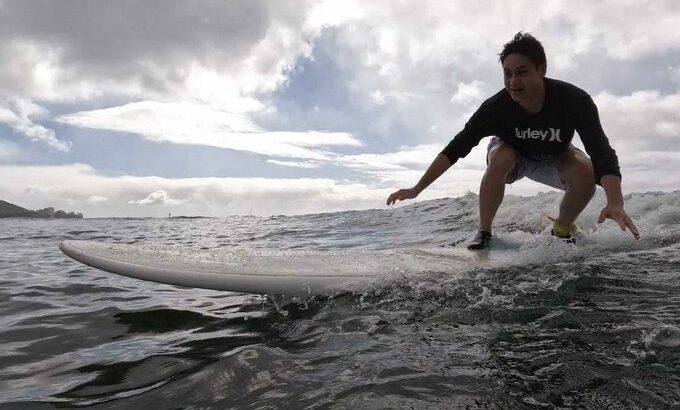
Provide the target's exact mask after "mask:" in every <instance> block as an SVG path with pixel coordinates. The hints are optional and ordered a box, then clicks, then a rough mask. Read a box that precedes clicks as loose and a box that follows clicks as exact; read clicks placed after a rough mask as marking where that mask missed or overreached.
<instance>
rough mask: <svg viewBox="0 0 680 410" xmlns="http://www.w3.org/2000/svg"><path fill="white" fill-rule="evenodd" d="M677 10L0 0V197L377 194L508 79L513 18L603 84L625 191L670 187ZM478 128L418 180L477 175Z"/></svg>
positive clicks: (109, 206) (338, 197)
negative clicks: (463, 148) (443, 168)
mask: <svg viewBox="0 0 680 410" xmlns="http://www.w3.org/2000/svg"><path fill="white" fill-rule="evenodd" d="M678 26H680V9H679V8H678V6H677V2H675V1H674V0H668V1H663V0H654V1H644V0H637V1H635V2H621V1H618V0H616V1H614V0H612V1H599V2H591V1H542V2H533V1H521V0H515V1H512V2H510V1H476V2H471V1H462V0H461V1H452V0H446V1H428V0H417V1H415V0H414V1H370V2H369V1H360V0H357V1H352V0H339V1H312V0H310V1H297V0H296V1H279V0H271V1H259V0H238V1H234V0H231V1H226V0H220V1H193V0H182V1H179V0H176V1H175V0H173V1H168V0H117V1H107V0H61V1H51V0H0V102H1V104H0V199H5V200H8V201H10V202H13V203H16V204H19V205H21V206H24V207H26V208H31V209H36V208H42V207H46V206H55V207H57V208H61V209H66V210H75V211H80V212H84V213H85V215H86V216H90V217H99V216H163V215H167V214H168V212H172V213H173V215H182V214H183V215H212V216H225V215H231V214H245V213H249V212H251V209H252V212H253V213H254V214H259V215H270V214H298V213H309V212H323V211H334V210H345V209H365V208H380V207H383V206H384V202H385V199H386V197H387V195H388V194H389V193H390V192H392V191H393V190H395V189H397V188H401V187H408V186H412V185H413V184H415V183H416V182H417V180H418V178H419V177H420V176H421V175H422V173H423V171H424V170H425V169H426V167H427V166H428V165H429V163H430V162H431V161H432V159H433V158H434V157H435V156H436V154H437V153H438V152H439V151H441V149H442V148H443V147H444V146H445V145H446V144H447V143H448V141H449V140H450V139H451V138H452V137H453V136H454V135H455V134H456V133H457V132H458V131H459V130H460V128H461V127H462V126H463V124H464V123H465V122H466V121H467V119H468V117H469V115H470V114H471V113H472V112H473V111H474V110H475V109H476V108H477V106H478V105H479V104H480V103H481V102H482V101H483V100H484V99H485V98H487V97H488V96H490V95H492V94H494V93H495V92H497V91H498V90H499V89H501V88H502V75H501V74H502V73H501V69H500V65H499V63H498V61H497V58H498V57H497V53H498V52H499V51H500V49H501V47H502V44H503V43H505V42H507V41H508V40H509V39H511V38H512V36H513V35H514V34H515V33H516V32H517V31H520V30H522V31H528V32H531V33H533V34H534V35H535V36H536V37H537V38H539V39H540V40H541V41H542V42H543V44H544V46H545V48H546V51H547V54H548V76H550V77H553V78H559V79H562V80H566V81H569V82H572V83H574V84H576V85H578V86H579V87H581V88H583V89H585V90H586V91H588V92H590V93H591V95H592V96H593V98H594V99H595V101H596V103H597V104H598V107H599V109H600V113H601V117H602V122H603V125H604V128H605V131H606V133H607V134H608V136H609V138H610V141H611V143H612V145H613V146H614V148H615V149H616V150H617V152H618V153H619V158H620V162H621V166H622V173H623V188H624V191H625V192H636V191H651V190H654V191H656V190H663V191H668V190H675V189H678V185H679V183H678V181H679V179H678V177H677V169H678V167H680V30H678V29H677V27H678ZM576 140H578V137H576ZM486 143H487V140H483V141H482V143H481V144H480V145H479V146H478V147H477V148H475V149H474V150H473V151H472V153H471V154H470V155H469V156H468V157H467V158H465V159H464V160H462V161H460V162H459V163H458V164H456V165H455V166H454V167H453V168H452V169H451V170H450V171H449V172H448V173H447V174H445V175H444V176H443V177H442V178H440V180H439V181H437V182H436V183H435V184H433V185H432V186H431V187H430V188H429V189H428V190H426V191H425V192H423V194H421V197H420V198H419V199H429V198H436V197H445V196H457V195H461V194H464V193H465V192H467V191H473V192H477V191H478V185H479V180H480V178H481V175H482V173H483V171H484V153H485V147H486ZM577 145H578V144H577ZM547 189H548V188H547V187H544V186H541V185H538V184H536V183H533V182H530V181H522V182H521V183H517V184H515V185H513V186H512V188H510V189H508V190H507V191H506V192H508V193H513V194H518V195H532V194H534V193H536V192H539V191H544V190H547Z"/></svg>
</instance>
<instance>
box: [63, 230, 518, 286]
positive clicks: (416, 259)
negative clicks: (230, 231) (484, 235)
mask: <svg viewBox="0 0 680 410" xmlns="http://www.w3.org/2000/svg"><path fill="white" fill-rule="evenodd" d="M59 248H60V249H61V250H62V252H64V253H65V254H66V255H68V256H69V257H71V258H73V259H75V260H76V261H79V262H81V263H83V264H86V265H89V266H92V267H94V268H97V269H101V270H104V271H107V272H111V273H115V274H118V275H123V276H127V277H131V278H136V279H140V280H145V281H151V282H157V283H165V284H171V285H178V286H185V287H195V288H205V289H215V290H225V291H233V292H245V293H257V294H283V295H291V296H297V295H323V294H331V293H335V292H340V291H361V290H362V289H365V288H367V287H369V286H371V285H372V284H375V283H376V282H379V281H382V280H386V279H387V280H389V279H390V278H395V277H400V276H411V275H416V274H418V273H424V272H441V273H442V274H453V273H460V272H464V271H466V270H470V269H474V268H478V267H481V268H493V267H500V266H504V265H508V264H511V263H512V258H513V255H515V254H516V250H515V249H512V248H502V249H495V250H494V249H492V250H484V251H476V252H473V251H469V250H467V249H465V248H464V247H451V248H448V247H443V248H442V247H440V248H432V249H423V248H419V249H394V250H383V251H358V250H352V251H344V252H284V251H276V252H263V251H259V252H258V253H253V252H245V251H234V250H229V249H226V248H215V249H204V250H196V249H189V248H181V247H177V246H163V245H140V244H119V243H107V242H100V241H70V240H69V241H63V242H62V243H61V244H60V246H59Z"/></svg>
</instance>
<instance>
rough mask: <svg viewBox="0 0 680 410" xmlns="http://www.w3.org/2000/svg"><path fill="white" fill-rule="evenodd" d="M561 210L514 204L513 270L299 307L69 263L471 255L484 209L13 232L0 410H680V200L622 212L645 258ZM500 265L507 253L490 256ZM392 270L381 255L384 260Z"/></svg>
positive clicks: (108, 223)
mask: <svg viewBox="0 0 680 410" xmlns="http://www.w3.org/2000/svg"><path fill="white" fill-rule="evenodd" d="M559 199H560V196H559V194H557V193H554V192H553V193H543V194H539V195H536V196H534V197H513V196H508V197H507V198H506V200H505V202H504V203H503V205H502V207H501V209H500V211H499V214H498V217H497V219H496V225H495V232H494V235H495V239H494V246H495V247H497V249H508V248H509V247H511V248H513V249H515V248H516V251H515V253H516V257H513V260H512V261H510V262H511V263H508V265H507V266H501V267H493V268H490V267H484V266H472V267H470V268H469V269H465V270H463V271H462V272H455V273H454V272H447V271H446V270H445V269H444V270H422V269H413V268H412V267H409V266H404V267H403V269H401V271H400V273H399V275H394V276H393V277H390V276H389V275H387V276H386V277H385V278H384V279H382V280H381V281H379V282H377V283H373V284H372V285H371V286H370V287H368V288H366V289H364V290H362V291H352V292H339V293H337V294H333V295H329V296H325V297H308V298H296V299H293V298H290V297H285V296H275V297H266V296H259V295H250V294H240V293H229V292H218V291H211V290H201V289H187V288H180V287H175V286H170V285H162V284H155V283H149V282H142V281H138V280H134V279H130V278H125V277H120V276H117V275H113V274H109V273H106V272H102V271H99V270H96V269H93V268H90V267H87V266H84V265H81V264H79V263H77V262H75V261H73V260H71V259H69V258H68V257H66V256H65V255H63V254H62V253H61V252H60V251H59V248H58V245H59V242H60V241H62V240H65V239H94V240H101V241H109V242H119V243H137V244H140V245H148V244H153V245H170V246H173V247H177V248H182V249H195V250H201V249H216V248H220V249H232V250H234V251H239V252H248V253H250V254H252V255H258V254H265V253H266V254H272V253H274V254H276V253H277V252H279V253H281V254H282V255H291V254H295V253H296V252H302V253H305V254H306V255H309V257H312V258H313V257H315V256H314V255H319V257H322V256H323V255H326V254H329V253H334V252H335V253H337V252H342V253H343V255H347V258H348V262H349V261H350V260H351V261H352V263H357V261H358V262H362V261H365V262H366V263H371V264H374V265H377V266H378V267H380V266H381V264H384V266H385V269H386V270H387V269H388V268H387V267H388V266H389V267H390V269H392V268H393V261H390V260H389V259H390V258H389V255H390V254H394V255H398V254H399V252H402V251H411V250H413V249H421V248H427V249H433V248H438V247H447V246H452V245H454V246H458V247H461V246H464V243H463V242H464V241H465V240H466V239H467V238H469V237H470V236H471V235H472V234H473V233H474V231H475V228H476V218H477V216H476V215H477V211H476V202H477V197H476V196H475V195H473V194H469V195H467V196H464V197H461V198H456V199H451V198H450V199H440V200H434V201H424V202H418V203H415V204H411V205H408V206H402V207H398V208H390V209H380V210H369V211H353V212H340V213H328V214H317V215H303V216H271V217H227V218H173V219H84V220H76V221H74V220H23V219H4V220H0V346H2V347H1V348H0V408H2V409H51V408H69V407H80V408H95V409H99V408H102V409H105V408H106V409H108V408H120V409H150V408H153V409H177V408H188V409H199V408H200V409H204V408H215V409H222V408H224V409H229V408H234V409H279V408H282V409H392V408H407V409H411V408H415V409H435V408H442V409H452V408H464V409H535V408H579V409H583V408H586V409H628V408H632V409H638V408H654V409H663V408H676V409H677V408H680V253H679V251H680V191H677V192H672V193H644V194H642V193H640V194H632V195H629V196H627V197H626V209H627V210H628V212H629V214H630V215H631V216H632V217H633V218H634V220H635V221H636V223H637V225H638V228H639V229H640V232H641V234H642V238H641V239H640V240H638V241H636V240H634V239H633V238H632V236H631V235H629V234H628V233H624V232H621V230H620V228H618V226H617V225H616V224H615V223H613V222H611V221H609V222H607V223H605V224H603V225H600V226H597V224H596V223H595V220H596V219H597V216H598V214H599V210H600V208H601V206H602V203H603V198H602V195H601V194H598V196H597V197H596V198H595V200H594V201H593V203H592V204H591V205H590V206H589V207H588V209H587V210H586V211H585V212H584V214H583V215H582V216H581V218H580V219H579V221H578V223H579V225H580V226H581V228H582V231H583V232H584V237H583V238H582V239H581V240H580V241H579V243H578V244H577V246H575V247H574V246H571V245H567V244H562V243H558V242H555V241H552V240H551V238H550V236H549V234H548V233H547V231H546V230H545V229H543V228H542V227H541V225H540V224H539V219H540V217H541V214H542V213H549V214H554V213H555V212H556V208H557V206H558V203H559ZM490 252H494V251H493V250H491V251H490ZM386 255H387V256H386Z"/></svg>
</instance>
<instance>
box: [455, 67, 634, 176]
mask: <svg viewBox="0 0 680 410" xmlns="http://www.w3.org/2000/svg"><path fill="white" fill-rule="evenodd" d="M574 131H576V132H578V134H579V136H580V137H581V141H582V142H583V146H584V147H585V149H586V152H587V153H588V155H589V156H590V159H591V161H592V163H593V169H594V171H595V181H596V182H597V183H598V184H599V183H600V178H602V176H604V175H616V176H618V177H619V178H620V177H621V172H620V170H619V160H618V157H617V156H616V152H615V151H614V149H612V147H611V146H610V145H609V140H608V139H607V136H606V135H605V133H604V131H603V130H602V125H601V124H600V117H599V115H598V112H597V106H595V102H593V99H592V98H591V97H590V95H588V93H587V92H585V91H583V90H582V89H580V88H578V87H576V86H574V85H572V84H569V83H567V82H564V81H559V80H554V79H550V78H546V79H545V101H544V102H543V108H542V109H541V111H540V112H538V113H537V114H529V113H528V112H526V111H525V110H524V109H523V108H522V107H521V106H520V105H519V104H518V103H517V102H515V101H513V100H512V98H511V97H510V93H509V92H508V91H507V90H506V89H503V90H501V91H499V92H498V93H497V94H496V95H494V96H492V97H491V98H489V99H487V100H486V101H484V103H482V105H481V106H480V107H479V109H478V110H477V111H476V112H475V113H474V114H473V115H472V117H471V118H470V120H469V121H468V122H467V123H466V124H465V127H464V128H463V130H462V131H461V132H459V133H458V135H456V136H455V137H454V138H453V139H452V140H451V142H450V143H449V144H448V145H447V146H446V148H444V150H443V151H442V154H444V155H446V156H447V157H448V158H449V160H450V161H451V163H452V164H453V163H455V162H456V161H457V160H458V159H459V158H464V157H465V156H466V155H467V154H469V153H470V150H472V148H474V147H475V146H476V145H477V144H479V141H480V140H481V139H482V138H484V137H487V136H490V135H496V136H498V137H499V138H500V139H502V140H503V142H505V143H506V144H508V145H510V146H511V147H513V148H514V149H515V150H517V152H518V153H519V154H520V155H524V156H527V157H530V158H531V157H536V158H545V157H546V156H557V155H559V154H561V153H562V152H564V151H565V150H566V149H567V147H568V146H569V143H570V142H571V140H572V138H573V137H574Z"/></svg>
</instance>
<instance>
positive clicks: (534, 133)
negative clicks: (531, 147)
mask: <svg viewBox="0 0 680 410" xmlns="http://www.w3.org/2000/svg"><path fill="white" fill-rule="evenodd" d="M560 131H561V130H560V129H559V128H558V129H555V128H548V129H547V130H545V131H543V130H532V129H531V128H527V129H524V130H520V129H519V128H515V138H519V139H521V140H526V139H532V140H538V139H540V140H541V141H545V139H546V138H548V137H550V139H548V141H557V142H562V140H561V139H560Z"/></svg>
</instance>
